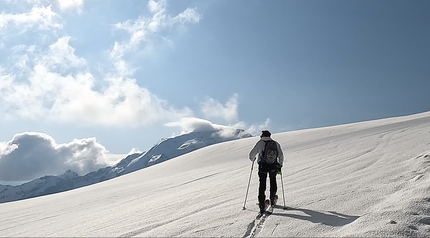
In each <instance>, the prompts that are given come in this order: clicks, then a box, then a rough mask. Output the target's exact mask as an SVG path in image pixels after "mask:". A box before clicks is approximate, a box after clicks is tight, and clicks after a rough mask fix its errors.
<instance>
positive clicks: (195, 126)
mask: <svg viewBox="0 0 430 238" xmlns="http://www.w3.org/2000/svg"><path fill="white" fill-rule="evenodd" d="M165 125H166V126H168V127H180V128H181V130H182V133H189V132H193V131H215V130H219V129H221V128H223V127H225V126H222V125H217V124H214V123H212V122H210V121H208V120H205V119H201V118H196V117H185V118H182V119H181V120H179V121H175V122H169V123H166V124H165Z"/></svg>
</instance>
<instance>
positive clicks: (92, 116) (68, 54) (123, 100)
mask: <svg viewBox="0 0 430 238" xmlns="http://www.w3.org/2000/svg"><path fill="white" fill-rule="evenodd" d="M69 40H70V37H62V38H59V39H58V40H57V41H56V42H54V43H53V44H52V45H50V46H49V49H48V50H46V51H44V52H41V53H40V54H39V55H36V56H35V57H33V59H32V62H30V63H25V64H24V63H23V64H24V65H28V66H27V69H28V70H29V71H30V73H29V75H26V78H25V80H22V79H20V78H19V77H18V75H17V74H13V73H10V72H6V70H4V69H3V70H0V78H1V79H2V81H1V82H0V94H2V97H1V98H0V103H1V104H0V105H1V106H0V109H1V111H2V112H3V114H4V115H7V116H9V117H20V118H32V119H40V118H43V119H47V120H51V121H55V122H58V121H60V122H79V123H81V124H82V123H84V124H99V125H100V124H101V125H109V126H110V125H114V126H118V125H119V126H138V125H148V124H151V123H154V122H157V121H159V120H176V119H179V118H181V117H184V116H190V115H192V114H193V113H192V111H191V110H190V109H189V108H184V109H175V108H173V107H172V106H170V105H169V104H168V103H167V102H165V101H164V100H161V99H159V98H158V97H157V96H155V95H154V94H152V93H151V92H150V91H149V90H148V89H146V88H143V87H140V86H139V85H138V84H137V82H136V80H135V79H132V78H127V77H123V76H118V75H114V74H112V75H107V76H105V77H103V78H98V79H96V78H95V77H94V76H93V75H92V74H91V73H90V72H88V70H81V71H79V73H74V74H73V73H70V72H69V71H68V70H69V69H70V68H73V67H85V60H84V59H83V58H80V57H78V56H76V55H75V52H74V48H73V47H71V46H70V45H69V44H68V43H69ZM21 50H23V49H21ZM28 55H30V56H31V54H28ZM31 65H33V66H32V67H31V68H30V66H31ZM23 67H24V66H23ZM124 70H126V69H124ZM96 82H97V83H98V84H100V85H102V86H101V87H100V88H99V89H96V87H95V84H96Z"/></svg>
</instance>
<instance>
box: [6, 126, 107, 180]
mask: <svg viewBox="0 0 430 238" xmlns="http://www.w3.org/2000/svg"><path fill="white" fill-rule="evenodd" d="M106 154H107V150H106V149H105V147H103V146H102V145H101V144H99V143H98V142H97V141H96V139H95V138H86V139H74V140H73V141H71V142H69V143H64V144H57V143H56V142H55V140H54V139H53V138H52V137H51V136H49V135H47V134H43V133H36V132H24V133H20V134H16V135H15V136H14V137H13V138H12V140H10V141H8V142H1V143H0V180H4V181H25V180H31V179H34V178H37V177H40V176H43V175H59V174H62V173H64V172H65V171H66V170H67V169H71V170H73V171H75V172H77V173H78V174H80V175H83V174H86V173H89V172H91V171H95V170H97V169H99V168H103V167H106V166H108V165H109V161H108V160H107V158H106Z"/></svg>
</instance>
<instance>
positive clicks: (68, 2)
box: [57, 0, 84, 10]
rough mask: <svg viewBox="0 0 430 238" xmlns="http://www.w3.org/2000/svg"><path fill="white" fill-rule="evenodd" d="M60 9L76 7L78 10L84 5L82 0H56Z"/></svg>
mask: <svg viewBox="0 0 430 238" xmlns="http://www.w3.org/2000/svg"><path fill="white" fill-rule="evenodd" d="M57 2H58V5H59V6H60V9H61V10H67V9H73V8H75V9H78V10H80V9H81V8H82V7H83V5H84V0H57Z"/></svg>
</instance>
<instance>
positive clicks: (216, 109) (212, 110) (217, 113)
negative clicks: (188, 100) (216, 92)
mask: <svg viewBox="0 0 430 238" xmlns="http://www.w3.org/2000/svg"><path fill="white" fill-rule="evenodd" d="M237 98H238V95H237V94H236V93H235V94H234V95H233V96H232V97H231V98H229V100H228V101H227V102H226V103H225V104H224V105H223V104H221V103H220V102H219V101H218V100H215V99H213V98H211V97H207V98H206V100H205V101H204V102H202V103H200V110H201V111H202V112H203V114H204V115H205V117H208V118H222V119H224V120H225V121H227V122H232V121H237V120H238V118H239V116H238V111H237V109H238V100H237Z"/></svg>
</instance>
